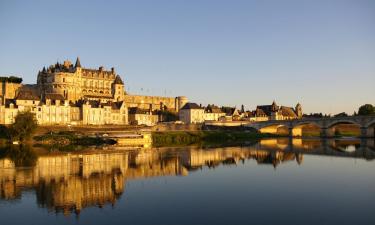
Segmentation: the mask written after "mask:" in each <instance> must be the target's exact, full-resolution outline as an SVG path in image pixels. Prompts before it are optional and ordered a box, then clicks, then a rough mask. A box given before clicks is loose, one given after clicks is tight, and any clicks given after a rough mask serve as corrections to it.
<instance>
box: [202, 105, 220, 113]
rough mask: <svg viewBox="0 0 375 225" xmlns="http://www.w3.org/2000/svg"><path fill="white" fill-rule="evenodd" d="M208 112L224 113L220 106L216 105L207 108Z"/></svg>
mask: <svg viewBox="0 0 375 225" xmlns="http://www.w3.org/2000/svg"><path fill="white" fill-rule="evenodd" d="M205 110H206V112H207V113H224V112H223V111H222V110H221V109H220V108H219V107H218V106H216V105H208V106H207V107H206V109H205Z"/></svg>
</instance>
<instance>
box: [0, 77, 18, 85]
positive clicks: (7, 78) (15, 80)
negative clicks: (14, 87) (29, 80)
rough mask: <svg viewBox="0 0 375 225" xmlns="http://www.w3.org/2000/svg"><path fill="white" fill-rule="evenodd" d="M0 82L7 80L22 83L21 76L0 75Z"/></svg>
mask: <svg viewBox="0 0 375 225" xmlns="http://www.w3.org/2000/svg"><path fill="white" fill-rule="evenodd" d="M0 82H9V83H16V84H20V83H22V78H21V77H15V76H10V77H0Z"/></svg>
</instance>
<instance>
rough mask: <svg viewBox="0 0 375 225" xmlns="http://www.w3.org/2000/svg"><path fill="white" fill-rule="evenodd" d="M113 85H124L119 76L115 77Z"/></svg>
mask: <svg viewBox="0 0 375 225" xmlns="http://www.w3.org/2000/svg"><path fill="white" fill-rule="evenodd" d="M115 84H124V82H122V80H121V77H120V76H119V75H117V76H116V78H115Z"/></svg>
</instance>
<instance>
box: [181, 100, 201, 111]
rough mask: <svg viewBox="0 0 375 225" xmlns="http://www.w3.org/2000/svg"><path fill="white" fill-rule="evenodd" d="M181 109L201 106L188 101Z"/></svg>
mask: <svg viewBox="0 0 375 225" xmlns="http://www.w3.org/2000/svg"><path fill="white" fill-rule="evenodd" d="M182 109H203V108H202V107H200V106H199V105H198V104H197V103H193V102H188V103H186V104H185V105H184V106H183V107H182V108H181V110H182Z"/></svg>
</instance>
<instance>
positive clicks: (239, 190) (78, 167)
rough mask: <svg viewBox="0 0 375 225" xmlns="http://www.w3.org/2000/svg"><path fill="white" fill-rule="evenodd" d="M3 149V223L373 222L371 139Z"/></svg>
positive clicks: (373, 151) (374, 186) (0, 167)
mask: <svg viewBox="0 0 375 225" xmlns="http://www.w3.org/2000/svg"><path fill="white" fill-rule="evenodd" d="M2 151H3V153H1V158H0V194H1V195H0V223H1V224H4V225H8V224H27V225H31V224H37V225H43V224H163V225H166V224H225V225H228V224H340V225H342V224H356V225H359V224H375V160H374V159H375V148H374V140H373V139H370V140H355V139H343V140H319V139H317V140H313V139H310V140H301V139H293V140H290V139H268V140H261V141H260V142H259V143H257V144H253V145H244V146H235V147H220V148H208V147H205V148H201V147H178V148H151V149H133V150H132V149H128V148H121V147H118V148H108V149H89V150H85V151H81V152H75V153H61V152H60V153H58V152H48V151H45V150H38V149H26V150H23V151H19V150H17V149H13V150H2Z"/></svg>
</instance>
